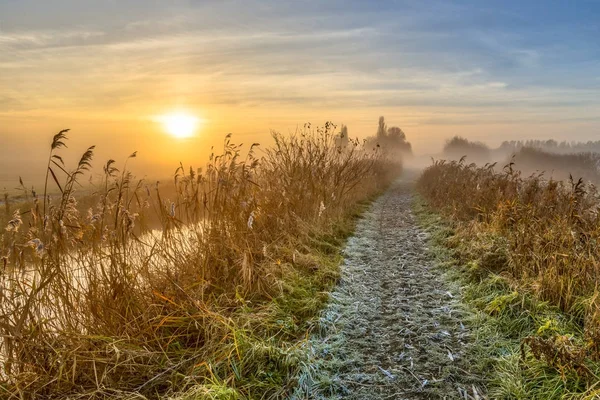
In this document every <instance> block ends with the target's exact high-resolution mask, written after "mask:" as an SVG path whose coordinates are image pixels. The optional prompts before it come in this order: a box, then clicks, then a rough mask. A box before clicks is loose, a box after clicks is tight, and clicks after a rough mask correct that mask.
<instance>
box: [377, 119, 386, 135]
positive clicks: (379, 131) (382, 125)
mask: <svg viewBox="0 0 600 400" xmlns="http://www.w3.org/2000/svg"><path fill="white" fill-rule="evenodd" d="M386 133H387V125H386V124H385V118H384V117H383V116H381V117H379V127H378V128H377V136H376V137H377V140H384V139H385V136H386Z"/></svg>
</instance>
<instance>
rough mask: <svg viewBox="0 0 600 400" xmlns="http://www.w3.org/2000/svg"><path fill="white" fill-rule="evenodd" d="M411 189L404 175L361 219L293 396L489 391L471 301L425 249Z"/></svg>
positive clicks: (441, 395) (437, 395)
mask: <svg viewBox="0 0 600 400" xmlns="http://www.w3.org/2000/svg"><path fill="white" fill-rule="evenodd" d="M413 196H414V191H413V184H412V182H410V181H409V180H407V179H406V178H405V179H404V180H401V181H398V182H396V183H395V184H394V185H393V186H392V187H391V188H390V189H389V190H388V191H387V192H386V193H385V194H383V195H382V196H381V197H380V198H379V199H378V200H376V201H375V202H374V203H373V204H372V206H371V207H370V209H369V210H368V211H367V212H366V213H365V214H364V216H363V217H362V218H361V219H360V221H359V222H358V224H357V227H356V231H355V234H354V235H353V236H352V237H351V238H350V239H349V240H348V243H347V246H346V248H345V250H344V259H345V260H344V263H343V265H342V267H341V279H340V282H339V284H338V286H337V287H336V288H335V289H334V291H333V292H332V293H331V294H330V302H329V305H328V307H327V308H326V309H325V310H324V312H323V314H322V317H321V319H320V321H319V324H318V329H317V330H318V332H315V334H313V335H312V338H311V339H310V340H309V342H308V351H309V353H310V354H311V360H310V362H309V363H307V365H310V367H308V366H307V368H306V369H305V371H304V373H303V375H302V376H301V379H300V382H299V383H300V385H299V386H300V388H299V390H298V393H297V394H296V398H298V399H303V398H306V399H308V398H310V399H338V398H344V399H472V398H484V396H483V394H482V393H483V389H482V388H481V379H480V378H479V377H478V376H477V375H476V374H475V373H474V372H473V371H472V370H473V368H471V366H472V365H474V360H473V359H472V358H471V357H472V355H470V354H471V353H470V351H469V349H470V346H471V343H472V342H473V338H472V337H471V336H472V334H471V330H470V329H469V325H468V322H467V321H468V320H469V318H468V315H467V314H468V310H467V309H466V307H465V306H464V305H463V304H462V303H461V301H460V288H459V287H458V285H457V284H456V283H455V282H453V281H451V280H450V279H448V278H447V277H446V276H445V274H444V271H443V270H441V269H440V268H439V267H437V266H436V264H435V261H434V258H433V256H432V255H431V254H430V252H429V249H428V246H427V242H428V235H427V233H426V232H425V231H423V230H422V229H421V228H420V227H419V225H418V223H417V220H416V217H415V215H414V214H413V212H412V209H411V208H412V207H411V206H412V203H413Z"/></svg>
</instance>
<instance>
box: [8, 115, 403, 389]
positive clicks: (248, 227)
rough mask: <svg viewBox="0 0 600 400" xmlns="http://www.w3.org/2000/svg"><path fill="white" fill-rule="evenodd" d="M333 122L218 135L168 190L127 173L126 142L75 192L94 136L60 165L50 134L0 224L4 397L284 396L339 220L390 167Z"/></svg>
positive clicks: (328, 275) (62, 138) (325, 278)
mask: <svg viewBox="0 0 600 400" xmlns="http://www.w3.org/2000/svg"><path fill="white" fill-rule="evenodd" d="M334 129H335V127H334V126H333V125H331V124H327V125H326V126H325V127H324V128H317V129H311V128H310V127H309V126H306V127H305V128H304V130H302V131H300V132H298V133H297V134H295V135H292V136H291V137H285V136H282V135H280V134H276V133H274V134H273V136H274V139H275V144H274V146H273V147H271V148H268V149H266V150H264V151H263V152H262V155H260V156H259V155H258V154H259V153H258V150H257V145H253V146H252V147H251V148H250V151H249V152H248V153H247V154H246V155H245V156H242V154H241V150H240V149H241V146H237V145H234V144H232V143H231V142H230V138H229V136H228V137H227V138H226V140H225V142H224V146H223V149H222V150H220V151H219V152H218V153H215V154H213V155H211V156H210V159H209V162H208V164H207V166H206V167H205V168H204V169H203V170H202V171H200V170H194V169H193V168H190V169H189V170H188V169H185V168H183V166H181V167H180V168H178V169H177V171H176V174H175V176H174V189H173V190H169V191H167V192H165V191H164V190H162V189H161V187H160V186H159V185H158V183H157V184H150V183H148V182H144V181H136V180H135V179H134V177H133V176H131V174H130V173H128V172H127V168H126V167H127V162H130V161H131V159H133V158H135V153H134V154H132V155H131V156H130V158H129V159H128V160H126V162H125V163H124V165H123V166H122V167H120V168H119V169H117V167H116V164H115V162H114V161H112V160H110V161H108V162H107V163H106V164H105V166H104V180H103V182H102V184H101V185H99V187H98V190H97V192H96V193H95V194H94V195H93V196H91V197H89V196H88V198H87V199H86V200H85V205H82V204H80V203H79V202H78V198H77V196H76V192H77V188H78V181H79V180H80V179H81V178H82V177H83V175H84V174H85V173H86V171H87V170H88V169H89V168H90V166H91V162H92V157H93V147H90V149H89V150H88V151H86V152H85V154H84V155H83V156H82V157H81V159H80V162H79V163H78V165H77V166H76V167H75V169H74V170H69V169H68V168H67V167H66V166H65V165H64V163H63V161H62V158H61V157H60V151H61V150H62V148H63V147H65V142H66V140H67V137H66V134H67V132H66V131H62V132H60V133H58V134H57V135H55V136H54V139H53V142H52V145H51V152H50V154H49V158H48V160H49V162H48V179H47V181H46V187H45V188H44V194H43V195H42V196H37V195H35V194H34V195H33V201H32V203H31V207H28V209H22V210H15V211H14V212H12V211H11V212H12V215H10V221H9V222H8V225H7V228H6V230H5V231H4V234H3V235H2V236H1V237H0V243H1V245H2V247H1V249H0V257H2V264H3V272H2V275H1V277H0V279H1V288H2V290H1V292H0V335H1V336H2V340H1V341H0V358H1V360H2V365H3V370H2V371H1V372H0V396H2V397H8V398H38V397H46V398H55V397H64V396H69V395H70V396H74V397H76V398H105V397H128V398H136V396H137V397H139V398H144V397H157V396H159V395H164V394H165V393H170V394H172V395H173V396H176V393H177V392H181V393H183V394H182V395H181V396H182V398H246V397H253V396H254V395H257V393H266V394H268V395H269V396H270V397H273V398H277V397H282V396H284V395H285V393H286V392H287V390H288V389H289V388H288V387H287V386H289V385H292V384H293V374H294V371H295V368H297V365H298V363H299V362H300V361H299V357H300V356H299V355H298V354H297V353H298V352H297V350H296V347H295V346H296V345H295V344H294V343H295V341H297V340H298V339H299V338H302V336H303V334H305V332H306V326H305V321H306V320H307V318H309V317H310V316H311V315H313V314H314V313H315V312H316V310H317V309H318V308H319V307H320V306H321V303H322V301H319V296H318V289H319V288H320V287H324V286H326V284H331V283H332V282H333V281H334V280H335V268H334V267H332V265H334V263H333V261H331V260H334V259H335V254H336V251H337V247H336V246H337V245H339V243H338V242H339V238H340V236H342V233H341V232H340V231H336V229H337V228H336V227H338V228H339V227H340V226H342V227H343V226H346V225H347V221H348V218H349V217H350V214H351V213H352V212H353V210H355V209H356V206H357V204H359V203H360V202H361V201H364V200H365V199H368V198H369V196H372V195H373V194H374V193H376V192H377V191H380V190H381V189H382V188H383V187H385V186H386V185H387V184H388V183H389V182H390V181H391V179H392V178H393V176H394V175H395V174H397V173H398V171H399V170H398V168H397V166H395V165H390V164H388V163H387V162H386V161H385V159H384V158H383V157H382V156H381V154H379V153H377V152H370V151H366V150H363V149H362V148H361V147H360V146H359V144H358V143H357V142H350V143H349V145H347V146H345V147H344V148H343V149H342V148H340V147H339V146H337V145H336V143H337V141H336V135H335V134H334ZM51 187H56V188H57V189H58V190H59V191H60V193H61V195H60V196H58V198H50V197H49V196H47V193H48V192H49V191H50V190H49V189H50V188H51ZM344 224H346V225H344ZM150 228H158V229H150ZM344 229H346V230H347V228H344ZM327 263H330V264H329V266H327V265H328V264H327ZM294 313H298V316H294ZM282 320H284V321H288V322H289V323H286V324H284V326H279V324H280V322H281V321H282ZM282 338H286V340H287V341H284V340H283V339H282ZM290 338H293V339H294V340H295V341H294V340H290ZM261 374H262V375H261ZM265 374H266V375H265Z"/></svg>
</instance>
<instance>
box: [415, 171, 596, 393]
mask: <svg viewBox="0 0 600 400" xmlns="http://www.w3.org/2000/svg"><path fill="white" fill-rule="evenodd" d="M513 167H514V166H513V164H512V163H511V164H508V165H507V166H505V167H504V169H503V170H502V171H496V170H495V169H494V165H486V166H485V167H477V166H475V165H473V164H471V165H467V164H466V163H465V162H464V160H461V161H453V162H445V161H438V162H435V163H434V164H433V165H432V166H431V167H429V168H427V169H426V170H425V171H424V173H423V175H422V176H421V178H420V179H419V182H418V187H419V191H420V192H421V193H422V194H423V196H424V197H425V198H426V200H427V202H428V203H429V204H430V205H432V206H433V207H435V208H436V209H437V210H440V211H441V212H443V213H445V214H446V215H448V216H450V217H451V218H452V219H454V220H455V221H457V222H458V223H459V225H460V226H461V230H462V232H463V234H462V236H461V237H462V240H464V241H473V242H475V243H478V245H479V246H480V247H482V246H481V243H487V244H486V245H485V246H487V247H486V248H479V249H476V250H475V251H477V252H479V253H480V255H481V256H480V257H479V263H480V265H479V266H478V267H479V268H483V269H487V270H489V271H492V272H494V273H496V274H500V275H504V276H507V277H510V279H511V281H512V282H513V283H514V284H515V285H517V286H518V287H520V288H523V289H524V290H526V291H528V292H530V293H533V294H534V295H536V296H537V297H538V298H540V299H542V300H545V301H548V302H549V303H550V304H554V305H556V306H558V307H560V309H562V310H563V311H564V312H566V313H568V314H570V315H571V316H572V317H573V318H574V319H575V320H576V322H577V323H578V324H579V325H580V326H581V327H582V328H583V331H584V333H585V338H584V341H582V342H579V343H575V342H574V341H573V340H572V338H569V337H567V336H561V335H558V336H554V337H544V338H542V337H531V338H528V339H526V340H525V341H524V345H527V346H528V347H529V348H530V349H531V351H532V352H533V354H534V355H536V357H539V358H541V359H544V360H546V361H547V362H548V364H550V365H551V366H553V367H556V368H558V369H559V370H565V369H575V370H577V371H578V373H579V374H580V376H581V377H582V378H585V379H591V382H595V381H596V380H597V377H595V375H593V374H591V371H590V370H589V369H588V368H587V367H586V360H588V361H589V360H591V361H595V362H597V361H600V351H599V350H600V335H599V332H600V329H599V328H600V302H599V301H598V294H599V290H598V288H599V284H600V268H599V266H600V247H598V242H599V240H600V213H599V211H600V200H599V193H598V191H597V189H596V187H595V186H593V185H587V184H585V183H584V182H583V180H581V179H579V180H574V179H570V180H568V181H554V180H545V179H544V178H543V177H542V176H541V175H533V176H529V177H526V178H524V177H522V176H521V174H520V172H518V171H516V170H515V169H514V168H513ZM482 237H485V238H486V239H485V240H481V238H482ZM485 246H484V247H485ZM550 330H551V329H550ZM544 331H545V332H547V331H548V329H544Z"/></svg>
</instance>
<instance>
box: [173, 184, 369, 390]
mask: <svg viewBox="0 0 600 400" xmlns="http://www.w3.org/2000/svg"><path fill="white" fill-rule="evenodd" d="M376 197H377V196H372V197H371V198H370V199H368V200H366V201H363V202H361V203H359V204H357V206H356V207H355V208H354V209H353V210H352V211H351V212H350V213H349V214H348V217H347V218H345V219H343V220H340V221H339V222H338V223H337V224H336V225H335V226H334V227H332V229H331V230H330V231H329V232H326V233H324V232H320V233H318V232H313V233H312V234H311V235H310V236H311V241H310V242H309V244H308V245H305V246H304V248H303V252H302V253H298V252H295V254H294V252H293V251H292V250H289V251H287V253H289V254H288V255H289V257H287V258H286V259H285V260H281V264H280V266H281V268H282V271H283V274H282V279H281V281H280V284H281V285H282V288H281V289H282V290H281V291H280V293H279V294H278V295H277V296H275V297H273V298H272V299H271V301H269V302H266V303H264V302H262V303H259V304H257V305H254V304H253V302H252V301H251V300H248V299H244V298H242V297H241V295H239V296H238V299H237V300H238V303H239V306H238V307H237V308H236V310H235V312H234V313H233V314H232V315H231V321H230V324H231V325H230V329H231V335H229V336H228V342H227V343H226V345H225V346H224V347H225V348H227V350H226V351H224V352H223V351H221V352H219V356H216V357H215V358H213V359H211V360H207V361H206V362H204V363H202V365H201V366H199V368H201V369H203V370H204V371H206V370H208V371H210V374H211V375H212V379H210V382H208V383H207V382H206V379H205V377H204V376H205V373H200V374H199V379H198V383H197V384H192V385H190V384H189V381H190V380H191V379H193V374H190V375H189V376H186V377H182V379H184V380H185V381H187V382H186V383H187V384H186V385H185V386H186V387H188V389H187V390H186V391H185V392H183V393H177V392H172V393H170V396H171V398H173V399H176V400H192V399H193V400H200V399H202V400H204V399H227V400H238V399H263V398H288V397H289V396H290V395H291V393H292V392H293V390H294V388H295V387H296V386H297V383H298V379H300V378H301V375H300V372H301V371H302V370H304V369H305V367H306V365H307V363H309V358H308V355H307V354H306V349H305V346H303V345H304V343H305V342H306V340H307V339H308V337H309V335H310V333H311V332H312V330H313V329H316V327H317V326H318V323H317V322H318V315H319V313H320V311H321V310H322V309H323V308H324V307H325V305H326V304H327V302H328V299H329V297H328V293H329V292H330V291H331V290H332V288H333V287H334V285H335V284H336V283H337V281H338V279H339V268H340V264H341V261H342V256H341V250H342V248H343V246H344V245H345V242H346V239H347V238H348V237H349V236H350V235H351V234H352V232H353V231H354V225H355V222H356V220H357V218H359V217H360V215H361V214H362V212H363V211H364V210H365V209H366V208H367V207H368V206H369V204H370V203H371V201H372V200H374V199H375V198H376ZM280 253H282V254H286V249H280ZM223 354H227V357H226V358H225V359H223ZM204 371H203V372H204Z"/></svg>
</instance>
